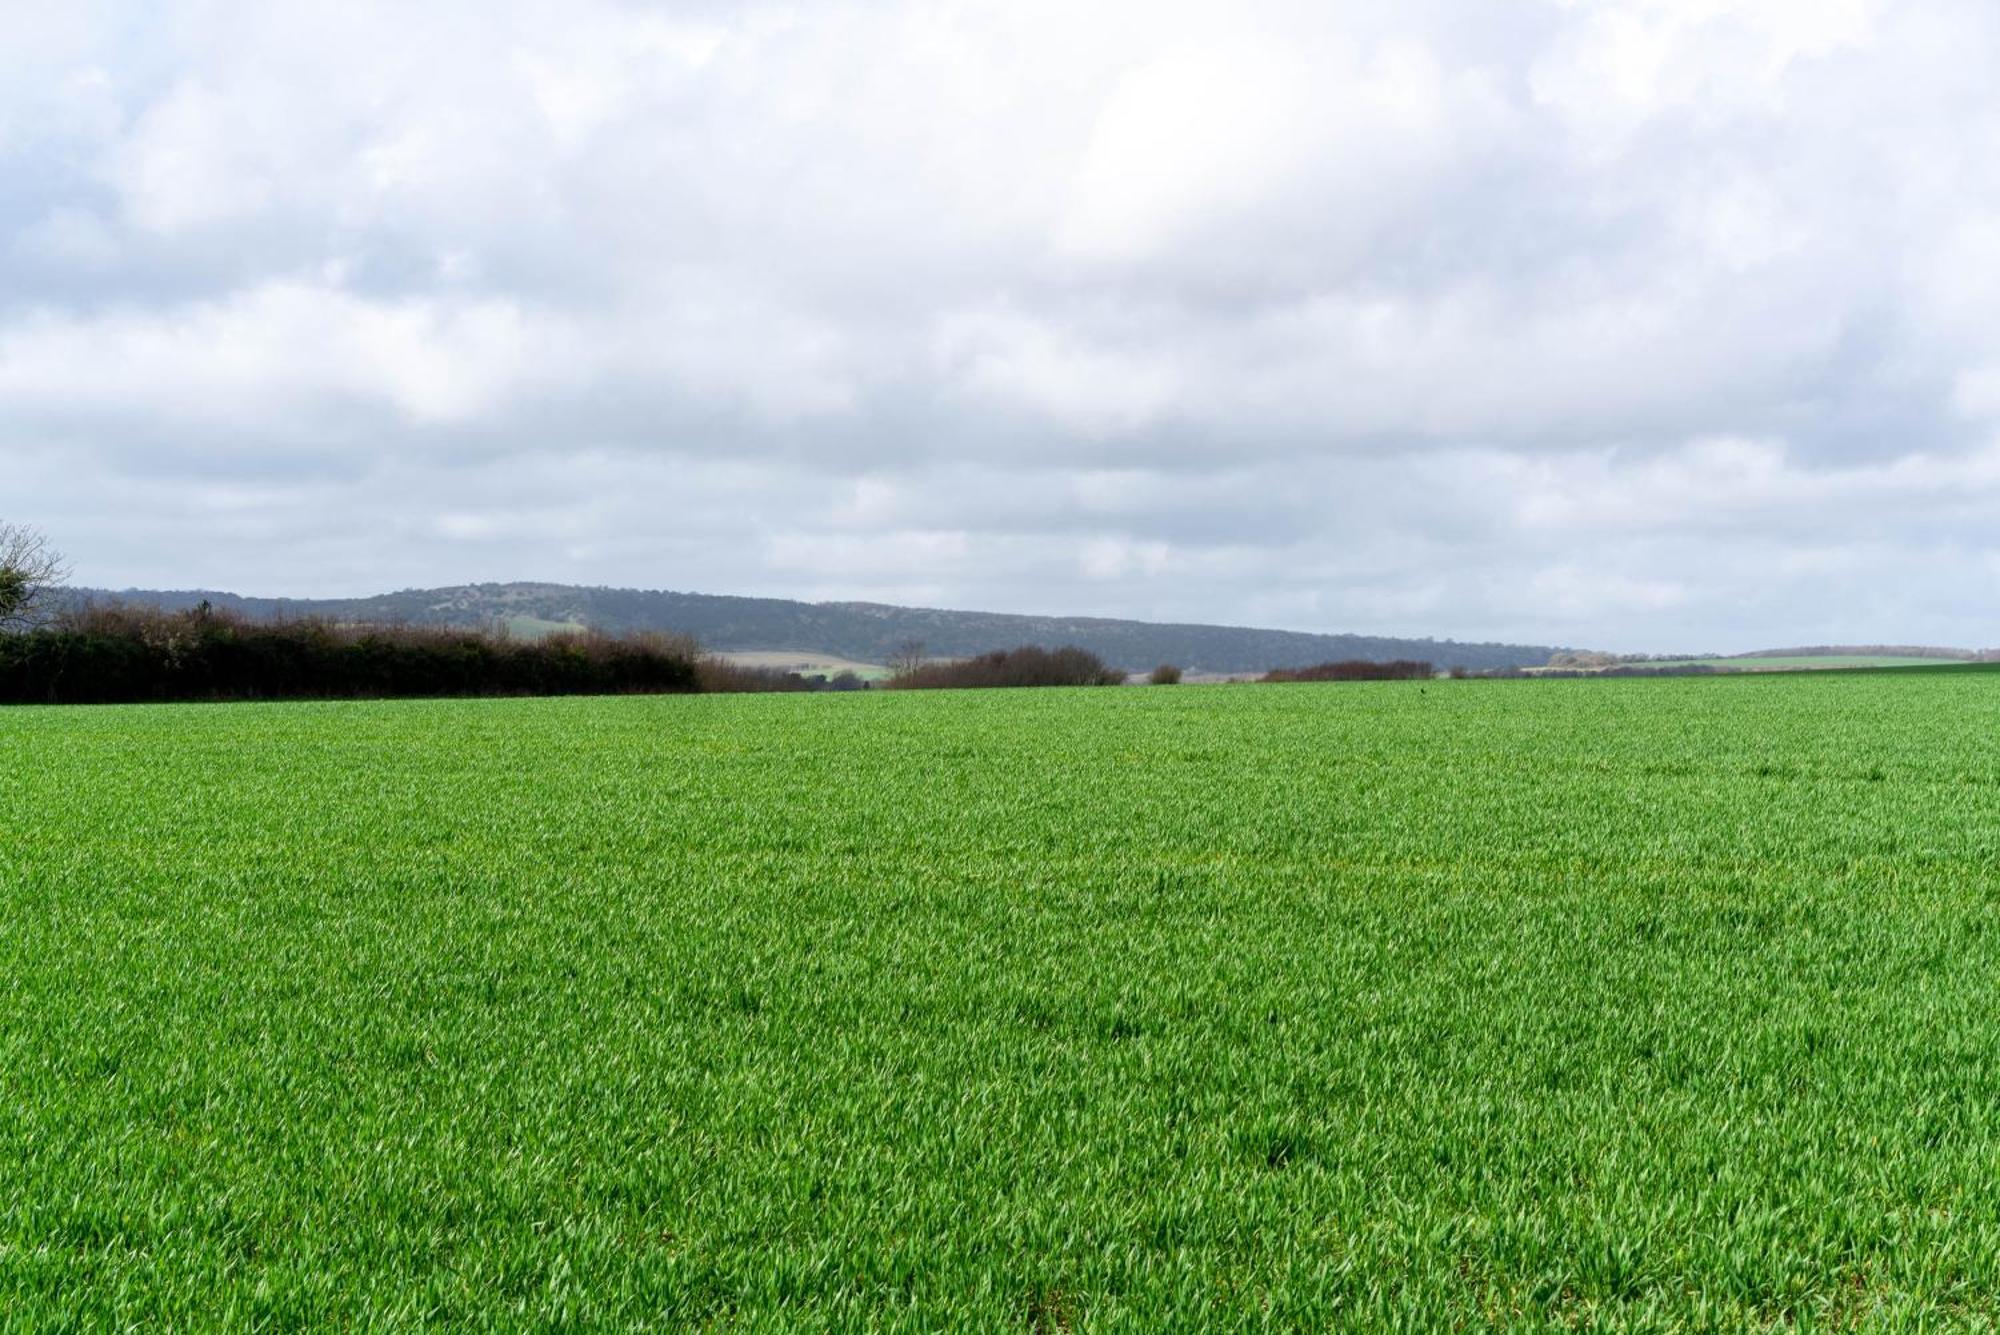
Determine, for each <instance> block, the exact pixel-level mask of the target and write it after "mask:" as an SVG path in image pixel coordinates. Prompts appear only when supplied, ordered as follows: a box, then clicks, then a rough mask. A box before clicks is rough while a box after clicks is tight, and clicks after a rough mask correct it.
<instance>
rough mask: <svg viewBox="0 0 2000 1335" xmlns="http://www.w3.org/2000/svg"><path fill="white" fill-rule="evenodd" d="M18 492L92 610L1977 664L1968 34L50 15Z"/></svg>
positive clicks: (1653, 1) (1987, 58)
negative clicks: (1899, 652) (494, 609)
mask: <svg viewBox="0 0 2000 1335" xmlns="http://www.w3.org/2000/svg"><path fill="white" fill-rule="evenodd" d="M10 38H11V39H12V40H10V41H9V42H8V43H6V44H5V45H4V46H0V465H4V466H5V467H6V469H7V470H8V476H9V477H10V479H15V480H16V481H15V484H14V485H15V487H17V488H18V491H13V492H10V499H8V500H7V501H6V502H5V504H4V506H0V508H4V509H5V510H6V511H7V512H8V517H9V518H17V519H28V520H31V521H35V522H40V523H42V524H44V525H45V526H47V527H49V528H50V529H51V530H53V531H54V532H55V533H56V535H57V536H58V538H59V539H60V540H61V541H62V543H63V545H65V546H66V547H68V548H69V549H70V550H71V551H72V553H73V555H74V556H75V559H76V561H77V564H78V565H79V567H80V569H81V570H82V571H83V573H84V575H85V576H86V577H87V578H91V579H96V580H99V581H102V582H107V583H120V582H126V581H134V582H145V583H153V584H158V583H190V582H205V583H210V584H222V585H240V586H246V587H248V586H255V587H256V588H258V589H260V590H265V591H273V592H284V591H296V592H312V591H316V590H344V591H358V590H361V589H365V588H368V587H371V586H375V585H407V584H416V583H427V582H433V581H442V580H448V579H463V578H489V577H492V578H497V577H505V576H509V575H519V576H541V577H549V578H575V579H585V580H592V581H603V582H612V583H623V584H651V585H659V584H666V585H677V586H681V587H708V588H713V589H716V590H718V591H732V590H739V591H744V592H762V593H774V594H785V593H794V594H806V595H814V596H851V597H876V598H889V597H910V598H920V599H921V600H923V601H927V602H933V603H940V602H942V603H952V604H959V605H990V606H996V607H1010V608H1019V609H1042V610H1071V611H1080V612H1095V613H1104V614H1120V613H1131V614H1139V615H1159V616H1173V617H1177V618H1183V619H1190V618H1199V619H1224V620H1232V621H1243V620H1250V619H1273V620H1278V621H1283V622H1285V623H1288V624H1294V625H1302V626H1307V627H1311V628H1321V629H1359V630H1367V629H1375V630H1395V631H1405V632H1412V633H1425V632H1434V633H1438V634H1458V635H1480V636H1511V637H1518V638H1534V639H1542V640H1563V641H1567V642H1571V643H1587V644H1588V643H1604V644H1609V645H1612V646H1614V647H1659V648H1674V647H1690V648H1692V647H1708V646H1714V647H1749V646H1751V645H1754V644H1756V643H1760V642H1768V641H1772V640H1832V639H1837V638H1842V637H1843V635H1846V634H1848V633H1850V632H1851V634H1852V635H1853V636H1854V637H1856V638H1862V639H1868V640H1907V639H1941V640H1956V641H1961V642H1972V641H1976V640H1980V639H1982V638H1989V637H1990V632H1989V631H1988V630H1987V615H1988V613H1987V608H1986V605H1985V603H1983V602H1982V601H1981V600H1982V599H1988V598H1990V595H1991V594H1992V593H1993V592H1994V591H1995V590H1994V586H1993V581H1992V572H1993V571H1994V570H1995V569H2000V539H1995V538H1993V537H1991V536H1990V535H1991V534H1993V533H1995V532H2000V527H1996V525H1995V524H1994V523H1993V521H1994V520H1995V519H1996V518H2000V481H1996V476H2000V455H1996V453H1995V446H1996V444H2000V433H1996V427H2000V335H1996V333H1995V330H1996V329H2000V323H1996V316H2000V286H1996V282H1995V279H1994V275H1995V274H1996V273H2000V263H1996V257H2000V223H1996V220H2000V151H1996V150H2000V106H1996V104H1995V103H1994V101H1993V98H1992V95H1991V70H1992V66H1993V63H1994V58H1995V56H1996V55H2000V14H1997V13H1996V12H1995V11H1993V10H1992V9H1991V7H1990V6H1986V5H1982V4H1977V3H1973V0H1917V2H1916V3H1912V4H1906V5H1897V6H1893V7H1892V6H1888V5H1886V4H1884V3H1882V2H1881V0H1810V2H1809V0H1756V2H1755V3H1752V2H1750V0H1600V2H1596V3H1580V2H1579V3H1568V2H1566V0H1550V3H1546V4H1541V5H1523V6H1468V5H1463V4H1448V3H1444V2H1443V0H1406V2H1403V3H1395V4H1389V3H1366V2H1364V0H1336V3H1331V4H1328V3H1303V2H1295V0H1266V2H1265V3H1257V4H1252V5H1249V6H1247V7H1238V8H1235V9H1232V10H1230V11H1228V12H1227V13H1224V12H1223V11H1220V10H1217V9H1215V8H1214V7H1212V6H1208V5H1201V4H1195V3H1191V2H1189V3H1183V2H1181V0H1166V2H1160V3H1143V4H1142V3H1140V2H1139V0H1112V2H1110V3H1105V4H1101V5H1091V6H1085V7H1077V6H1073V5H1057V4H1055V3H1054V2H1053V0H1024V3H1020V4H1015V5H1006V6H999V5H986V4H980V3H971V2H970V0H951V2H949V3H944V4H930V3H925V4H901V3H885V4H872V3H871V4H862V3H844V2H842V0H833V2H831V3H827V4H823V5H814V6H809V7H801V6H794V5H789V4H781V3H768V4H767V3H761V2H753V3H747V4H742V5H720V4H708V3H687V4H676V5H671V6H654V5H628V4H621V3H613V2H612V0H577V2H576V3H572V4H564V5H552V4H547V3H539V2H533V0H504V2H502V3H492V4H484V3H482V4H470V3H443V4H437V5H425V6H419V7H410V6H395V5H389V4H386V3H373V2H372V0H361V2H359V3H344V4H320V3H304V4H298V5H284V6H254V5H236V4H223V5H209V4H201V5H194V4H167V5H160V6H138V5H131V4H120V3H103V4H98V5H79V6H72V7H63V8H62V9H61V10H60V12H58V10H57V9H50V8H48V7H44V8H43V9H42V10H39V11H37V12H36V14H35V15H34V16H33V18H32V20H29V19H27V18H23V19H21V20H20V21H19V22H17V23H16V24H14V25H13V27H12V28H11V29H10Z"/></svg>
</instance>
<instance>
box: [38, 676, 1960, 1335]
mask: <svg viewBox="0 0 2000 1335" xmlns="http://www.w3.org/2000/svg"><path fill="white" fill-rule="evenodd" d="M1996 688H2000V676H1995V675H1992V674H1988V673H1983V672H1979V671H1976V670H1949V671H1938V672H1929V673H1917V674H1903V673H1883V674H1867V673H1834V674H1807V673H1795V674H1783V675H1771V676H1741V677H1736V676H1731V677H1722V678H1703V679H1678V680H1628V681H1611V680H1605V681H1520V682H1480V681H1471V682H1431V683H1400V682H1399V683H1381V684H1361V685H1335V686H1313V685H1301V686H1214V687H1192V686H1184V687H1179V688H1174V689H1138V688H1132V689H1104V690H1094V691H1092V690H1080V691H989V692H976V693H971V692H935V693H928V692H911V693H893V692H891V693H865V694H852V695H811V696H694V697H672V698H662V697H652V698H612V699H602V698H600V699H558V700H532V701H530V700H508V701H448V702H386V703H331V704H273V705H221V706H188V707H130V708H128V707H107V708H73V709H13V710H8V711H4V712H0V979H4V990H0V1310H5V1311H6V1312H8V1313H9V1314H10V1317H11V1318H12V1319H14V1320H17V1321H19V1322H20V1323H21V1324H23V1325H57V1326H71V1327H93V1328H94V1327H100V1326H110V1325H130V1324H149V1325H171V1326H183V1327H185V1326H199V1325H210V1324H218V1323H224V1324H242V1325H256V1324H259V1323H262V1324H270V1325H282V1326H296V1325H323V1324H335V1323H338V1324H351V1325H371V1324H403V1323H409V1324H414V1323H418V1322H423V1321H429V1322H434V1323H439V1324H450V1323H483V1324H500V1323H509V1322H535V1323H562V1322H569V1323H579V1324H643V1323H651V1324H655V1325H659V1326H662V1327H669V1328H671V1327H678V1326H684V1325H688V1324H700V1323H716V1324H732V1323H742V1324H750V1325H758V1326H769V1325H807V1326H823V1325H858V1324H876V1325H882V1326H890V1327H894V1326H899V1325H900V1326H909V1327H912V1328H937V1327H940V1326H947V1327H950V1326H956V1327H963V1328H968V1329H996V1328H1006V1327H1014V1328H1022V1327H1027V1328H1040V1329H1057V1328H1064V1327H1070V1326H1074V1327H1077V1328H1092V1329H1096V1328H1132V1329H1158V1328H1163V1327H1165V1326H1168V1325H1174V1324H1179V1325H1182V1326H1187V1325H1194V1324H1220V1325H1229V1326H1234V1325H1252V1324H1266V1323H1268V1324H1275V1325H1279V1326H1303V1327H1313V1328H1357V1327H1358V1328H1377V1327H1384V1326H1389V1327H1396V1326H1400V1327H1404V1328H1415V1329H1433V1328H1442V1327H1450V1326H1454V1325H1456V1326H1462V1327H1473V1328H1486V1327H1491V1326H1495V1325H1501V1326H1504V1325H1515V1326H1519V1327H1521V1328H1539V1327H1541V1326H1543V1325H1546V1324H1549V1323H1552V1322H1567V1323H1574V1324H1590V1323H1593V1322H1597V1323H1604V1324H1620V1325H1639V1326H1666V1325H1679V1326H1694V1327H1702V1326H1706V1327H1710V1328H1719V1329H1742V1328H1746V1327H1757V1326H1766V1325H1779V1324H1807V1323H1814V1324H1828V1323H1830V1324H1838V1323H1842V1322H1854V1321H1862V1320H1875V1321H1882V1322H1887V1323H1890V1324H1918V1323H1925V1322H1927V1323H1929V1324H1932V1325H1977V1324H1981V1323H1985V1324H1990V1323H1992V1322H1993V1321H1994V1320H1996V1319H2000V1297H1996V1295H2000V1187H1996V1186H1995V1183H1996V1182H2000V746H1996V744H1995V741H1994V738H1995V737H1996V736H2000V689H1996Z"/></svg>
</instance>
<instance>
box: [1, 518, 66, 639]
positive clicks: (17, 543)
mask: <svg viewBox="0 0 2000 1335" xmlns="http://www.w3.org/2000/svg"><path fill="white" fill-rule="evenodd" d="M68 578H69V567H68V566H67V565H66V564H65V563H64V562H63V558H62V553H61V552H59V551H57V550H56V549H55V548H53V547H51V546H49V540H48V538H47V537H45V536H44V535H43V534H42V532H41V530H40V529H34V528H29V527H28V526H27V525H25V524H9V523H5V522H0V630H22V629H25V628H27V627H29V626H32V625H35V624H36V623H37V622H39V621H40V620H41V619H42V618H43V617H44V616H46V615H47V613H48V600H49V599H48V596H49V594H50V593H51V592H53V591H54V590H55V589H57V588H58V587H60V586H61V584H62V582H63V581H64V580H65V579H68Z"/></svg>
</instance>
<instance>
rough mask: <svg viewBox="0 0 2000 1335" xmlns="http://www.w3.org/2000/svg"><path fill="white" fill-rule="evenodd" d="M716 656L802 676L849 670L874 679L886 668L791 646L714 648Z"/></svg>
mask: <svg viewBox="0 0 2000 1335" xmlns="http://www.w3.org/2000/svg"><path fill="white" fill-rule="evenodd" d="M716 657H717V658H726V659H728V660H729V661H730V662H732V663H741V664H743V665H744V666H745V667H763V668H776V669H778V670H779V671H781V672H797V673H800V674H802V675H806V676H810V675H812V674H813V673H825V674H826V675H827V676H829V677H831V676H833V675H835V674H836V673H841V672H852V673H853V674H854V675H855V676H857V677H860V678H862V679H863V680H865V681H878V680H880V679H881V678H883V677H886V676H888V675H889V669H888V668H886V667H883V666H882V665H881V664H880V663H860V662H856V661H855V660H854V659H851V658H835V657H833V656H832V655H830V654H816V653H812V652H810V651H800V650H795V649H744V650H725V651H722V652H718V653H717V654H716Z"/></svg>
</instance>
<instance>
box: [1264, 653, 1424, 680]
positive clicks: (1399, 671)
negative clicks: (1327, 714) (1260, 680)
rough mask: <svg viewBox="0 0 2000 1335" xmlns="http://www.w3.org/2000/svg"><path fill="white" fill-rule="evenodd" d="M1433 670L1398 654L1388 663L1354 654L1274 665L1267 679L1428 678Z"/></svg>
mask: <svg viewBox="0 0 2000 1335" xmlns="http://www.w3.org/2000/svg"><path fill="white" fill-rule="evenodd" d="M1432 675H1433V673H1432V672H1431V665H1430V664H1429V663H1419V662H1417V661H1415V660H1414V659H1408V658H1398V659H1394V660H1392V661H1390V662H1387V663H1371V662H1369V661H1367V660H1366V659H1360V658H1352V659H1346V660H1344V661H1342V662H1338V663H1316V664H1314V665H1313V666H1311V667H1302V668H1273V669H1271V670H1270V671H1269V672H1266V673H1265V674H1264V680H1265V681H1428V680H1429V679H1430V678H1431V676H1432Z"/></svg>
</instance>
